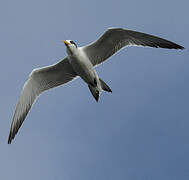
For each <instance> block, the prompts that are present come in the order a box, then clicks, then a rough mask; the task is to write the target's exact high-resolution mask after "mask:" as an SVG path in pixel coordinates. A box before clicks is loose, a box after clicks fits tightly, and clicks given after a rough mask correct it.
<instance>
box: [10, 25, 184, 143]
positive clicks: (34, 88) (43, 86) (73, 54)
mask: <svg viewBox="0 0 189 180" xmlns="http://www.w3.org/2000/svg"><path fill="white" fill-rule="evenodd" d="M63 42H64V44H65V45H66V47H67V48H66V51H67V56H66V57H65V58H64V59H63V60H61V61H60V62H58V63H57V64H54V65H51V66H47V67H43V68H37V69H34V70H33V71H32V72H31V74H30V75H29V78H28V80H27V81H26V82H25V84H24V87H23V89H22V92H21V96H20V98H19V101H18V103H17V105H16V109H15V112H14V116H13V119H12V123H11V127H10V133H9V138H8V144H10V143H11V141H12V140H13V139H14V137H15V135H16V133H17V132H18V130H19V128H20V126H21V125H22V123H23V121H24V119H25V118H26V116H27V114H28V112H29V110H30V109H31V106H32V104H33V103H34V101H35V100H36V98H37V97H38V96H39V95H40V94H41V93H42V92H44V91H46V90H48V89H51V88H54V87H57V86H60V85H63V84H65V83H67V82H69V81H71V80H73V79H74V78H76V77H78V76H80V77H81V78H82V79H83V80H84V82H86V83H87V85H88V87H89V89H90V91H91V93H92V95H93V97H94V98H95V100H96V101H98V98H99V95H100V93H101V92H102V91H103V90H104V91H107V92H112V91H111V89H110V87H109V86H108V85H107V84H106V83H105V82H104V81H103V80H102V79H100V78H99V77H98V74H97V72H96V71H95V69H94V67H95V66H97V65H98V64H101V63H103V62H104V61H105V60H106V59H108V58H109V57H110V56H112V55H113V54H115V53H116V52H117V51H119V50H120V49H122V48H124V47H127V46H148V47H154V48H168V49H184V47H182V46H180V45H178V44H176V43H174V42H171V41H168V40H165V39H162V38H159V37H156V36H153V35H149V34H145V33H141V32H136V31H132V30H128V29H122V28H109V29H107V30H106V31H105V32H104V34H103V35H102V36H101V37H100V38H99V39H97V40H96V41H94V42H93V43H91V44H89V45H86V46H83V47H77V45H76V44H75V43H74V42H73V41H71V40H66V41H63Z"/></svg>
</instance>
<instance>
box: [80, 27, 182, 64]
mask: <svg viewBox="0 0 189 180" xmlns="http://www.w3.org/2000/svg"><path fill="white" fill-rule="evenodd" d="M132 45H136V46H149V47H155V48H159V47H160V48H168V49H184V47H182V46H180V45H178V44H176V43H173V42H171V41H168V40H165V39H162V38H159V37H156V36H152V35H149V34H145V33H141V32H136V31H132V30H127V29H122V28H110V29H108V30H107V31H105V33H104V34H103V35H102V36H101V37H100V38H99V39H97V40H96V41H95V42H93V43H91V44H89V45H87V46H84V47H83V50H84V52H85V53H86V54H87V56H88V57H89V59H90V61H91V62H92V64H93V65H94V66H95V65H97V64H100V63H102V62H103V61H105V60H106V59H107V58H109V57H110V56H112V55H113V54H114V53H116V52H117V51H118V50H120V49H121V48H123V47H125V46H132Z"/></svg>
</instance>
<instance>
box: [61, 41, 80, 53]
mask: <svg viewBox="0 0 189 180" xmlns="http://www.w3.org/2000/svg"><path fill="white" fill-rule="evenodd" d="M63 42H64V44H65V45H66V47H67V52H68V53H73V52H74V50H76V49H77V45H76V43H75V42H73V41H72V40H63Z"/></svg>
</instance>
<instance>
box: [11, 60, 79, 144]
mask: <svg viewBox="0 0 189 180" xmlns="http://www.w3.org/2000/svg"><path fill="white" fill-rule="evenodd" d="M76 76H77V74H76V73H75V72H74V70H73V68H72V66H71V65H70V63H69V61H68V59H67V58H64V59H63V60H62V61H60V62H59V63H57V64H54V65H52V66H47V67H43V68H39V69H35V70H33V71H32V73H31V74H30V76H29V78H28V80H27V81H26V83H25V85H24V87H23V90H22V92H21V96H20V98H19V101H18V104H17V105H16V109H15V112H14V116H13V119H12V123H11V128H10V133H9V138H8V143H9V144H10V143H11V141H12V139H14V137H15V135H16V133H17V132H18V129H19V128H20V126H21V125H22V123H23V121H24V119H25V118H26V116H27V114H28V112H29V110H30V109H31V106H32V104H33V102H34V101H35V99H36V98H37V97H38V96H39V95H40V94H41V93H42V92H44V91H45V90H48V89H50V88H53V87H57V86H60V85H62V84H65V83H67V82H68V81H71V80H72V79H73V78H75V77H76Z"/></svg>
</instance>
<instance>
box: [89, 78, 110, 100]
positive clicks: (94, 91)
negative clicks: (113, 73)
mask: <svg viewBox="0 0 189 180" xmlns="http://www.w3.org/2000/svg"><path fill="white" fill-rule="evenodd" d="M99 80H100V85H101V88H102V89H103V90H104V91H107V92H112V90H111V89H110V87H109V86H108V85H107V84H106V83H105V82H104V81H103V80H102V79H100V78H99ZM88 87H89V89H90V91H91V94H92V95H93V97H94V98H95V100H96V101H97V102H98V99H99V96H100V91H99V88H97V86H96V87H94V86H92V85H91V84H88Z"/></svg>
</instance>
